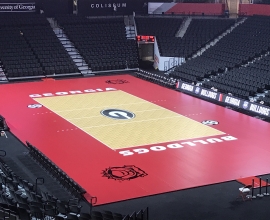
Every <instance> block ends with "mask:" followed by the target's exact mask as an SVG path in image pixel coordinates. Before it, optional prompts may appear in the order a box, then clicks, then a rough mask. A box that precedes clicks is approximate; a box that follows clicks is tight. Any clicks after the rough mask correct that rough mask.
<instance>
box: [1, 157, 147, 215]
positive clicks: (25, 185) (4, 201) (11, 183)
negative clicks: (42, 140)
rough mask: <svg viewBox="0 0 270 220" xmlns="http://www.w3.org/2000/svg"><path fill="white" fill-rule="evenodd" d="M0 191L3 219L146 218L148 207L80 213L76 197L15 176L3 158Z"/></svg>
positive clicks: (80, 208)
mask: <svg viewBox="0 0 270 220" xmlns="http://www.w3.org/2000/svg"><path fill="white" fill-rule="evenodd" d="M0 192H1V193H0V211H3V212H4V213H7V216H6V218H8V219H12V220H13V219H14V220H16V219H18V218H19V219H22V220H32V219H55V220H90V219H92V220H123V219H128V220H129V219H138V220H148V208H146V209H145V210H140V211H139V212H134V213H132V214H131V215H122V214H119V213H113V212H111V211H103V212H99V211H92V212H91V213H87V212H82V211H81V210H82V206H81V205H80V203H79V199H78V198H71V199H69V200H68V201H61V200H59V199H58V198H56V197H54V196H53V195H51V194H49V193H46V192H43V191H41V190H39V189H38V188H37V185H33V184H32V183H30V182H28V181H27V180H25V179H22V178H21V177H19V176H17V175H16V174H15V173H14V172H13V171H12V169H11V168H10V167H9V166H8V165H7V164H5V163H4V161H2V160H0ZM17 216H18V218H17ZM6 218H5V219H6Z"/></svg>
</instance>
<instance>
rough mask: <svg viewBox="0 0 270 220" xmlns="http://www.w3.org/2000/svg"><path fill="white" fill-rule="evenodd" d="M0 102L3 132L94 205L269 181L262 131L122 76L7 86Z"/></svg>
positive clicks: (233, 115) (245, 119) (247, 120)
mask: <svg viewBox="0 0 270 220" xmlns="http://www.w3.org/2000/svg"><path fill="white" fill-rule="evenodd" d="M0 94H1V96H0V103H1V104H0V114H1V115H3V116H4V117H5V118H6V121H7V123H8V125H9V127H10V129H11V132H12V133H14V134H15V135H16V136H17V137H18V138H19V139H20V140H21V141H23V142H25V141H29V142H30V143H31V144H32V145H34V146H36V147H37V148H38V149H40V150H41V151H42V152H43V153H44V154H45V155H47V156H48V157H49V158H50V159H51V160H52V161H53V162H54V163H56V164H57V165H58V166H59V167H60V168H61V169H62V170H63V171H65V172H66V173H67V174H68V175H69V176H70V177H71V178H73V179H74V180H75V181H76V182H77V183H79V184H80V185H81V186H82V187H83V188H84V189H85V190H86V191H87V192H88V193H89V194H90V195H92V196H96V197H97V199H98V200H97V205H100V204H105V203H111V202H116V201H122V200H127V199H131V198H137V197H142V196H149V195H154V194H160V193H165V192H170V191H175V190H181V189H186V188H192V187H197V186H203V185H208V184H214V183H219V182H224V181H230V180H235V179H239V178H243V177H249V176H254V175H260V174H265V173H269V168H268V167H269V166H270V160H269V156H270V147H269V146H268V145H269V142H270V136H269V133H270V124H269V123H266V122H264V121H261V120H258V119H256V118H252V117H249V116H246V115H243V114H241V113H237V112H235V111H232V110H230V109H226V108H223V107H220V106H217V105H214V104H212V103H208V102H206V101H203V100H200V99H197V98H194V97H191V96H188V95H186V94H183V93H180V92H177V91H173V90H171V89H167V88H164V87H161V86H159V85H155V84H152V83H149V82H146V81H143V80H141V79H138V78H136V77H133V76H130V75H118V76H117V75H115V76H102V77H93V78H79V79H68V80H52V79H51V80H45V81H39V82H28V83H13V84H5V85H1V86H0ZM202 122H203V123H202Z"/></svg>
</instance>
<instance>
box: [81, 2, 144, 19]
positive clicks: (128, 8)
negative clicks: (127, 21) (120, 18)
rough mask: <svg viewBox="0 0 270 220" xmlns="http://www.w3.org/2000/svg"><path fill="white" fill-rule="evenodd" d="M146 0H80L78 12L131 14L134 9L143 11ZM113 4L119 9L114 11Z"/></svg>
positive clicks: (92, 14)
mask: <svg viewBox="0 0 270 220" xmlns="http://www.w3.org/2000/svg"><path fill="white" fill-rule="evenodd" d="M144 2H145V1H144V0H78V14H79V15H88V16H98V15H103V16H104V15H113V14H115V15H130V14H132V13H133V11H135V12H136V11H140V12H141V11H143V5H144ZM113 4H115V5H116V7H117V11H116V12H114V10H113Z"/></svg>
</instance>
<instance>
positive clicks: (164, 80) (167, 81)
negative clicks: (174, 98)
mask: <svg viewBox="0 0 270 220" xmlns="http://www.w3.org/2000/svg"><path fill="white" fill-rule="evenodd" d="M136 76H137V77H138V78H141V79H144V80H147V81H149V82H152V83H156V84H159V85H161V86H165V87H168V88H171V89H175V86H176V82H177V81H176V79H174V78H171V77H167V76H164V75H159V74H154V73H149V72H147V71H143V70H141V71H139V72H136Z"/></svg>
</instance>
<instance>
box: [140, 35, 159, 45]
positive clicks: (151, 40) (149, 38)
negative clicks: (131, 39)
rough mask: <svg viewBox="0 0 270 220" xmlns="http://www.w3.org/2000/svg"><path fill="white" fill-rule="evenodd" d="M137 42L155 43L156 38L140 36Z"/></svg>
mask: <svg viewBox="0 0 270 220" xmlns="http://www.w3.org/2000/svg"><path fill="white" fill-rule="evenodd" d="M136 39H137V42H151V43H154V42H155V37H154V36H145V35H138V36H136Z"/></svg>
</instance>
